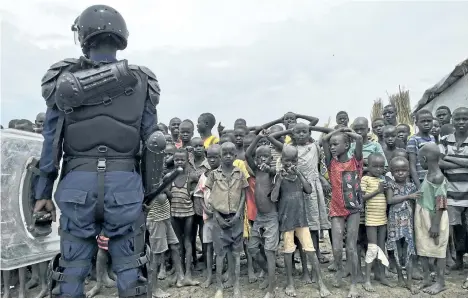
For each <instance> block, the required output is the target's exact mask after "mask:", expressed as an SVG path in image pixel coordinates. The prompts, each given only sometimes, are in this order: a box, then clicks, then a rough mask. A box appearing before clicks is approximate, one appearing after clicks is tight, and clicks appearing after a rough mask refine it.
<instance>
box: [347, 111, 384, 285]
mask: <svg viewBox="0 0 468 299" xmlns="http://www.w3.org/2000/svg"><path fill="white" fill-rule="evenodd" d="M352 128H353V130H354V132H356V134H358V135H360V136H361V137H362V142H363V145H362V157H363V163H364V167H363V173H364V174H366V173H367V167H368V158H369V156H370V155H371V154H382V155H385V153H384V150H383V149H382V146H381V145H380V143H378V142H377V141H372V140H369V139H368V138H367V136H368V134H369V132H370V128H369V121H368V120H367V118H365V117H358V118H356V119H355V120H354V122H353V124H352ZM355 150H356V144H355V143H354V142H352V143H351V146H350V148H349V151H348V155H349V156H353V155H354V152H355ZM385 166H387V159H385ZM365 223H366V221H365V213H364V208H363V209H362V210H361V216H360V220H359V233H358V247H357V256H358V257H359V258H358V272H357V273H358V278H359V280H360V281H362V280H363V278H364V277H363V274H362V267H361V258H360V257H361V255H362V254H361V253H362V252H366V250H367V233H366V225H365ZM346 268H347V269H349V268H350V265H349V260H348V262H347V267H346ZM347 271H349V270H347Z"/></svg>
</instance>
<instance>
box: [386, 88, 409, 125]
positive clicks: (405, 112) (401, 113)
mask: <svg viewBox="0 0 468 299" xmlns="http://www.w3.org/2000/svg"><path fill="white" fill-rule="evenodd" d="M388 99H389V101H390V104H392V105H393V106H395V107H396V110H397V120H398V123H399V124H402V123H403V124H408V125H411V124H412V122H413V121H412V118H411V103H410V95H409V90H405V88H402V87H401V86H398V92H397V93H395V94H388Z"/></svg>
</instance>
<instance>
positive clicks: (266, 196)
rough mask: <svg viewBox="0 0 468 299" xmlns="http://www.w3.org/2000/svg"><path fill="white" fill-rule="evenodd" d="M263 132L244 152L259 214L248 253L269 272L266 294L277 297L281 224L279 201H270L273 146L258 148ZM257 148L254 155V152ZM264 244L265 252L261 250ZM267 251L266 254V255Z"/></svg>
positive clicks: (262, 286)
mask: <svg viewBox="0 0 468 299" xmlns="http://www.w3.org/2000/svg"><path fill="white" fill-rule="evenodd" d="M261 138H262V135H258V136H257V137H256V138H255V140H254V141H253V142H252V144H251V145H250V146H249V148H248V149H247V152H246V153H245V155H246V159H247V163H248V165H249V167H250V168H251V169H252V171H253V172H254V174H255V192H254V194H255V206H256V208H257V215H256V218H255V222H254V224H253V227H252V229H251V233H250V239H249V244H248V248H249V254H250V256H252V258H253V260H254V261H255V262H256V263H257V265H258V266H259V267H260V268H262V269H263V271H265V273H268V279H265V281H264V283H263V284H262V285H261V286H260V288H261V289H265V288H266V287H268V290H267V293H266V295H265V297H267V298H269V297H272V296H274V291H275V267H276V250H277V249H278V242H279V224H278V211H277V208H276V202H273V201H272V200H271V191H272V188H273V178H274V176H275V174H276V171H275V168H271V167H270V164H271V149H270V147H268V146H260V147H258V148H257V143H258V141H259V140H260V139H261ZM254 151H255V157H254V156H253V153H254ZM260 245H263V248H264V252H261V250H260ZM263 253H264V254H263Z"/></svg>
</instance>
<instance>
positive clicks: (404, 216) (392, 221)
mask: <svg viewBox="0 0 468 299" xmlns="http://www.w3.org/2000/svg"><path fill="white" fill-rule="evenodd" d="M390 170H391V172H392V177H393V181H389V188H388V190H387V202H388V204H389V207H390V208H389V213H388V229H387V231H388V237H387V249H388V250H393V251H395V252H396V254H395V256H396V266H397V275H398V283H399V284H400V286H403V287H405V286H406V288H408V290H410V291H411V293H412V294H413V295H415V294H416V293H417V292H418V289H417V288H416V287H415V286H414V285H413V279H412V274H413V264H414V259H415V254H416V251H415V248H414V227H413V211H414V209H413V207H414V200H416V199H419V198H420V197H421V194H420V193H419V192H418V189H417V188H416V185H415V184H414V183H412V182H410V181H409V180H408V177H409V161H408V159H407V158H406V157H402V156H397V157H394V158H393V159H392V160H391V161H390ZM405 257H406V262H405ZM405 266H406V274H407V279H406V282H405V279H404V277H403V271H402V268H403V267H405Z"/></svg>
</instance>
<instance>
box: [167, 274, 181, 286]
mask: <svg viewBox="0 0 468 299" xmlns="http://www.w3.org/2000/svg"><path fill="white" fill-rule="evenodd" d="M171 284H172V283H169V285H171ZM175 286H176V287H178V288H181V287H183V286H184V277H183V276H179V277H177V278H176V280H175Z"/></svg>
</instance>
